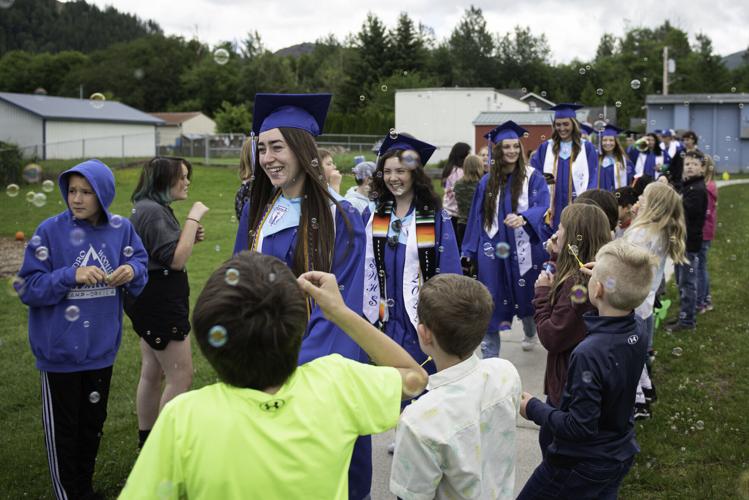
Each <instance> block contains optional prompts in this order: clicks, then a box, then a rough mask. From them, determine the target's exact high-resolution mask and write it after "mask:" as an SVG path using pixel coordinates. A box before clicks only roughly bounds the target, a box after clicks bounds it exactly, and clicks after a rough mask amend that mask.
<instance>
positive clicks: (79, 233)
mask: <svg viewBox="0 0 749 500" xmlns="http://www.w3.org/2000/svg"><path fill="white" fill-rule="evenodd" d="M85 239H86V231H84V230H83V229H81V228H80V227H74V228H73V230H72V231H70V244H71V245H73V246H74V247H79V246H81V245H83V241H84V240H85Z"/></svg>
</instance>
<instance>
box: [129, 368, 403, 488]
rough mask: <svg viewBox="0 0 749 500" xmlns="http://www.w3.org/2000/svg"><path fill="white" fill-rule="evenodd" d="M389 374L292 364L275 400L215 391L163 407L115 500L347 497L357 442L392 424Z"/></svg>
mask: <svg viewBox="0 0 749 500" xmlns="http://www.w3.org/2000/svg"><path fill="white" fill-rule="evenodd" d="M401 385H402V382H401V377H400V374H399V373H398V371H397V370H396V369H395V368H389V367H376V366H370V365H365V364H361V363H357V362H355V361H351V360H349V359H346V358H343V357H342V356H340V355H338V354H333V355H330V356H325V357H322V358H318V359H316V360H314V361H311V362H309V363H307V364H305V365H302V366H300V367H299V368H297V370H296V371H295V372H294V374H293V375H292V376H291V377H290V378H289V379H288V380H287V381H286V383H285V384H284V385H283V387H281V389H280V390H279V391H278V392H277V393H276V394H268V393H265V392H262V391H256V390H253V389H241V388H237V387H233V386H229V385H226V384H223V383H218V384H213V385H209V386H206V387H204V388H202V389H199V390H196V391H191V392H187V393H185V394H182V395H180V396H178V397H177V398H175V399H174V400H172V401H171V402H170V403H169V404H167V405H166V406H165V407H164V409H163V411H162V412H161V414H160V415H159V418H158V420H157V422H156V425H155V426H154V428H153V431H152V432H151V434H150V436H149V437H148V441H147V442H146V445H145V446H144V447H143V450H141V453H140V456H139V457H138V460H137V461H136V463H135V466H134V467H133V470H132V471H131V473H130V477H129V478H128V480H127V484H126V485H125V488H124V489H123V491H122V493H121V495H120V498H123V499H128V498H133V499H141V498H191V499H199V498H206V499H214V498H215V499H219V498H220V499H232V498H242V499H253V498H262V499H283V500H287V499H289V498H307V499H317V498H319V499H325V500H329V499H346V498H348V466H349V462H350V461H351V453H352V450H353V447H354V441H355V440H356V438H357V437H358V436H363V435H368V434H374V433H378V432H383V431H385V430H387V429H390V428H392V427H395V425H396V424H397V422H398V416H399V412H400V400H401V390H402V389H401Z"/></svg>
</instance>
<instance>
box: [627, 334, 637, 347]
mask: <svg viewBox="0 0 749 500" xmlns="http://www.w3.org/2000/svg"><path fill="white" fill-rule="evenodd" d="M638 340H640V337H638V336H637V335H630V336H629V337H627V343H628V344H629V345H634V344H636V343H637V341H638Z"/></svg>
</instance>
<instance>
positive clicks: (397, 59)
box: [388, 12, 426, 72]
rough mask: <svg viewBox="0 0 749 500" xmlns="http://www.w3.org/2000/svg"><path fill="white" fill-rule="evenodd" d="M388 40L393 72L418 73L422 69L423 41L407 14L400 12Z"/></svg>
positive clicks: (424, 50) (424, 51)
mask: <svg viewBox="0 0 749 500" xmlns="http://www.w3.org/2000/svg"><path fill="white" fill-rule="evenodd" d="M388 38H389V40H390V47H391V56H390V66H391V68H392V69H393V71H400V72H403V71H406V72H408V71H419V70H421V69H422V68H423V67H424V64H425V60H426V47H425V46H424V40H423V38H422V34H421V32H420V30H418V29H417V28H416V27H415V26H414V22H413V21H412V20H411V18H410V17H408V14H406V13H405V12H401V14H400V16H398V23H397V24H396V26H395V28H394V29H392V30H390V32H389V33H388Z"/></svg>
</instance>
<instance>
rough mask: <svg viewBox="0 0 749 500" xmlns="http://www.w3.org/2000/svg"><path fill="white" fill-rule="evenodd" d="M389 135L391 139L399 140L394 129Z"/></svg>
mask: <svg viewBox="0 0 749 500" xmlns="http://www.w3.org/2000/svg"><path fill="white" fill-rule="evenodd" d="M389 135H390V138H391V139H397V138H398V132H397V131H396V130H395V129H394V128H391V129H390V134H389Z"/></svg>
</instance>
